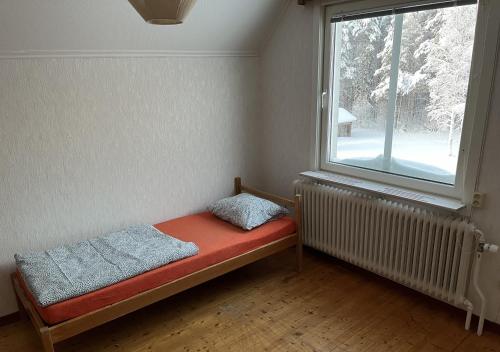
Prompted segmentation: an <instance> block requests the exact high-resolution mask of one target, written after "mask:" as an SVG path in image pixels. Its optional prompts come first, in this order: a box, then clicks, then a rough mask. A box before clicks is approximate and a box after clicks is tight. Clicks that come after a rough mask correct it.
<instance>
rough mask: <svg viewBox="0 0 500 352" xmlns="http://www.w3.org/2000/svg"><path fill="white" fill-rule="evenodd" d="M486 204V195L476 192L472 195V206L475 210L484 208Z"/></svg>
mask: <svg viewBox="0 0 500 352" xmlns="http://www.w3.org/2000/svg"><path fill="white" fill-rule="evenodd" d="M483 202H484V193H480V192H474V193H473V194H472V206H473V207H474V208H482V207H483Z"/></svg>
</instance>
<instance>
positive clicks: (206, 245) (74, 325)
mask: <svg viewBox="0 0 500 352" xmlns="http://www.w3.org/2000/svg"><path fill="white" fill-rule="evenodd" d="M234 185H235V193H236V194H239V193H241V192H246V193H251V194H253V195H256V196H258V197H261V198H266V199H268V200H271V201H273V202H275V203H278V204H280V205H283V206H286V207H289V208H294V214H295V219H292V218H291V217H288V216H286V217H282V218H279V219H276V220H273V221H270V222H268V223H266V224H264V225H262V226H259V227H257V228H255V229H253V230H251V231H245V230H242V229H240V228H238V227H236V226H234V225H231V224H229V223H227V222H225V221H223V220H220V219H219V218H217V217H215V216H214V215H212V214H211V213H209V212H204V213H199V214H194V215H189V216H184V217H180V218H177V219H173V220H169V221H166V222H163V223H159V224H156V225H154V226H155V228H156V229H158V230H160V231H161V232H163V233H168V234H170V235H172V236H174V237H176V238H178V239H180V240H183V241H189V242H194V243H196V244H197V245H198V247H199V253H198V254H197V255H196V256H192V257H188V258H185V259H182V260H179V261H176V262H173V263H170V264H167V265H164V266H161V267H159V268H157V269H154V270H151V271H148V272H145V273H143V274H140V275H137V276H135V277H132V278H130V279H127V280H124V281H121V282H118V283H116V284H113V285H110V286H107V287H104V288H101V289H98V290H96V291H93V292H90V293H86V294H84V295H81V296H77V297H74V298H70V299H68V300H64V301H62V302H58V303H55V304H52V305H49V306H46V307H41V306H40V305H38V304H37V302H36V300H35V299H34V297H33V295H32V294H31V292H30V290H29V289H28V288H27V285H26V283H25V282H24V280H23V278H22V275H20V273H19V271H17V272H15V273H13V274H12V282H13V286H14V290H15V293H16V297H17V300H18V305H19V311H20V313H21V316H24V317H26V316H27V317H29V318H30V319H31V321H32V323H33V325H34V327H35V329H36V331H37V333H38V334H39V336H40V338H41V342H42V345H43V348H44V351H54V343H57V342H59V341H62V340H65V339H68V338H70V337H72V336H75V335H77V334H79V333H81V332H83V331H86V330H89V329H92V328H94V327H96V326H99V325H102V324H104V323H106V322H108V321H111V320H113V319H116V318H118V317H121V316H123V315H126V314H128V313H130V312H133V311H135V310H138V309H140V308H143V307H145V306H148V305H150V304H152V303H154V302H157V301H160V300H162V299H164V298H167V297H169V296H172V295H174V294H176V293H179V292H181V291H184V290H187V289H189V288H191V287H193V286H196V285H198V284H201V283H203V282H206V281H208V280H210V279H213V278H215V277H217V276H220V275H223V274H225V273H227V272H230V271H232V270H235V269H237V268H240V267H242V266H244V265H247V264H250V263H252V262H255V261H257V260H259V259H262V258H264V257H267V256H270V255H272V254H275V253H277V252H279V251H282V250H285V249H287V248H290V247H296V257H297V269H298V270H299V271H300V269H301V266H302V242H301V239H300V228H301V221H300V214H301V209H300V196H298V195H297V196H295V198H294V200H289V199H285V198H281V197H278V196H275V195H271V194H268V193H265V192H261V191H258V190H255V189H252V188H250V187H247V186H244V185H242V184H241V179H240V178H239V177H237V178H235V182H234Z"/></svg>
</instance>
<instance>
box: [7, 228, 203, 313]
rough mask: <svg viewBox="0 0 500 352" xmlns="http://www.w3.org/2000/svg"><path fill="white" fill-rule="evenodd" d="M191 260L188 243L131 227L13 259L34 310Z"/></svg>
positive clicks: (192, 249)
mask: <svg viewBox="0 0 500 352" xmlns="http://www.w3.org/2000/svg"><path fill="white" fill-rule="evenodd" d="M196 254H198V247H197V246H196V245H195V244H194V243H192V242H183V241H180V240H178V239H176V238H174V237H172V236H169V235H165V234H164V233H162V232H160V231H158V230H157V229H155V228H154V227H153V226H151V225H137V226H131V227H128V228H126V229H124V230H122V231H118V232H114V233H110V234H108V235H105V236H103V237H98V238H94V239H90V240H86V241H82V242H79V243H76V244H70V245H65V246H61V247H57V248H54V249H50V250H47V251H43V252H35V253H27V254H24V255H22V254H16V255H15V259H16V264H17V268H18V269H19V271H20V272H21V274H22V276H23V278H24V280H25V282H26V284H27V286H28V288H29V289H30V291H31V293H32V294H33V296H34V297H35V299H36V300H37V302H38V304H40V305H41V306H42V307H46V306H48V305H51V304H54V303H57V302H60V301H64V300H66V299H69V298H72V297H76V296H80V295H83V294H86V293H89V292H92V291H95V290H97V289H100V288H103V287H106V286H109V285H112V284H114V283H117V282H119V281H123V280H125V279H128V278H131V277H133V276H136V275H139V274H141V273H144V272H146V271H149V270H152V269H155V268H158V267H160V266H162V265H165V264H168V263H170V262H173V261H176V260H180V259H183V258H186V257H190V256H193V255H196Z"/></svg>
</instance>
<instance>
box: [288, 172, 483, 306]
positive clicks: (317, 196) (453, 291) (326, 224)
mask: <svg viewBox="0 0 500 352" xmlns="http://www.w3.org/2000/svg"><path fill="white" fill-rule="evenodd" d="M296 193H298V194H301V195H302V196H303V210H302V211H303V229H302V230H303V231H302V233H303V237H304V244H306V245H309V246H311V247H313V248H315V249H318V250H320V251H323V252H325V253H328V254H330V255H332V256H335V257H337V258H340V259H342V260H345V261H347V262H350V263H352V264H355V265H357V266H360V267H362V268H365V269H367V270H370V271H373V272H375V273H377V274H379V275H382V276H384V277H387V278H389V279H392V280H394V281H396V282H399V283H401V284H404V285H406V286H408V287H411V288H414V289H416V290H419V291H421V292H424V293H426V294H428V295H430V296H433V297H436V298H439V299H441V300H444V301H447V302H449V303H452V304H455V305H460V304H462V303H463V302H464V299H465V291H466V289H467V287H466V286H467V285H466V283H467V278H468V275H469V270H470V265H471V253H472V248H473V244H474V237H473V227H472V225H470V224H468V223H467V222H466V221H464V220H462V219H457V218H452V217H444V216H442V215H438V214H434V213H432V212H429V211H427V210H424V209H420V208H418V207H412V206H408V205H404V204H402V203H399V202H394V201H388V200H382V199H378V198H374V197H370V196H367V195H364V194H361V193H358V192H354V191H349V190H343V189H338V188H335V187H332V186H326V185H320V184H314V183H309V182H305V181H299V182H297V183H296Z"/></svg>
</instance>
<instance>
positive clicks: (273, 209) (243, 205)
mask: <svg viewBox="0 0 500 352" xmlns="http://www.w3.org/2000/svg"><path fill="white" fill-rule="evenodd" d="M208 210H210V212H211V213H212V214H214V215H215V216H217V217H219V218H221V219H222V220H226V221H229V222H230V223H231V224H233V225H236V226H239V227H241V228H242V229H244V230H251V229H253V228H254V227H257V226H260V225H262V224H264V223H265V222H267V221H269V220H270V219H272V218H275V217H278V216H283V215H286V214H288V210H287V209H286V208H284V207H282V206H279V205H278V204H275V203H273V202H271V201H268V200H266V199H262V198H259V197H256V196H253V195H251V194H248V193H241V194H238V195H236V196H234V197H228V198H224V199H221V200H218V201H217V202H215V203H213V204H212V205H210V206H209V207H208Z"/></svg>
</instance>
